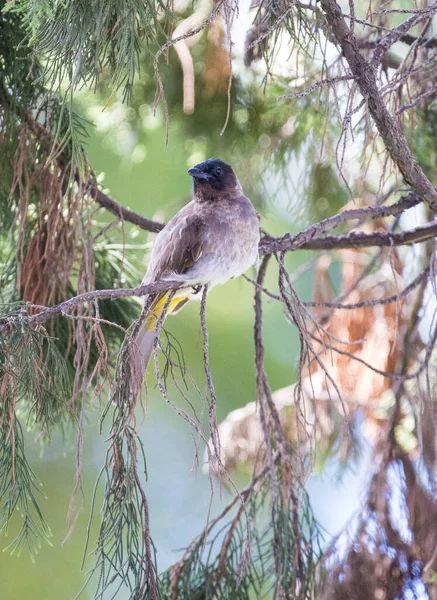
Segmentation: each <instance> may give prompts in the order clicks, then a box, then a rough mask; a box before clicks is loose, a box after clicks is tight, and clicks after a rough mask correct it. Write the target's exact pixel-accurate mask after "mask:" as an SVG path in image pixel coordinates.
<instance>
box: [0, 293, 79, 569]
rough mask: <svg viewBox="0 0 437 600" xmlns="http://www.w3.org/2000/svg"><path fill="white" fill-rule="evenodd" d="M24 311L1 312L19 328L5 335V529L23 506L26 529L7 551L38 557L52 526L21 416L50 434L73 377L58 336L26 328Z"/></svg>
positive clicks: (1, 475) (1, 372) (0, 429)
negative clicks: (25, 551)
mask: <svg viewBox="0 0 437 600" xmlns="http://www.w3.org/2000/svg"><path fill="white" fill-rule="evenodd" d="M2 308H3V307H2ZM20 309H21V310H20ZM24 314H25V309H24V307H20V306H19V305H15V306H11V305H7V306H5V307H4V310H2V311H1V316H8V317H13V322H14V327H13V328H12V329H11V330H10V331H8V332H3V333H2V335H1V337H0V399H1V403H0V532H2V533H7V532H8V529H9V524H10V522H11V520H12V517H13V515H14V513H15V511H16V509H18V511H19V512H20V513H21V518H22V523H21V527H20V530H19V532H18V533H17V535H16V537H15V538H14V540H13V541H12V542H11V543H10V544H9V545H8V546H7V548H6V549H9V550H10V551H11V552H13V553H17V554H20V553H21V551H22V550H23V549H24V548H27V549H28V551H29V553H30V555H31V557H32V558H33V557H34V555H35V554H36V552H37V550H38V547H39V544H40V540H45V541H49V537H50V529H49V527H48V526H47V524H46V523H45V521H44V518H43V516H42V513H41V510H40V508H39V506H38V502H37V497H36V491H37V490H38V488H39V484H38V481H37V479H36V477H35V475H34V473H33V472H32V469H31V467H30V465H29V463H28V461H27V458H26V454H25V448H24V438H23V432H22V426H21V424H20V421H19V418H20V419H21V420H23V421H25V422H26V424H27V426H28V427H29V428H30V429H33V430H36V431H38V432H40V433H41V432H42V433H43V434H44V435H45V436H49V434H50V431H51V429H52V427H53V426H54V425H57V424H59V423H60V422H61V421H62V420H63V419H65V416H66V414H68V400H69V398H70V396H71V381H70V377H69V375H68V370H67V367H66V364H65V361H64V359H63V358H62V356H61V355H60V353H59V350H58V348H57V347H56V345H55V343H54V340H53V339H52V338H50V337H48V336H47V335H46V334H45V333H44V331H43V330H36V329H32V328H30V327H28V326H26V324H25V323H24V321H23V319H22V317H23V315H24Z"/></svg>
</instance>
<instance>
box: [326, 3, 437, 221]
mask: <svg viewBox="0 0 437 600" xmlns="http://www.w3.org/2000/svg"><path fill="white" fill-rule="evenodd" d="M321 4H322V8H323V11H324V12H325V14H326V18H327V20H328V23H329V25H330V27H331V29H332V32H333V34H334V36H335V38H336V40H337V42H338V44H339V45H340V47H341V50H342V52H343V55H344V57H345V58H346V60H347V62H348V64H349V68H350V70H351V73H352V75H353V76H354V79H355V82H356V84H357V86H358V88H359V90H360V92H361V94H362V96H363V98H364V99H365V100H366V102H367V106H368V108H369V112H370V114H371V116H372V118H373V120H374V121H375V125H376V127H377V129H378V131H379V134H380V135H381V137H382V139H383V141H384V144H385V147H386V148H387V151H388V153H389V155H390V157H391V159H392V160H393V162H394V163H395V164H396V165H397V167H398V169H399V170H400V172H401V174H402V176H403V177H404V179H405V181H406V182H407V183H408V184H409V185H410V186H411V188H412V190H413V191H414V192H415V193H417V194H418V195H419V196H420V197H421V198H423V199H424V200H425V201H426V202H427V203H428V204H429V206H430V207H431V208H432V209H433V210H437V190H436V189H435V187H434V186H433V185H432V184H431V182H430V181H429V180H428V178H427V177H426V175H425V173H424V172H423V170H422V168H421V167H420V165H419V164H418V162H417V160H416V159H415V158H414V156H413V153H412V152H411V150H410V148H409V147H408V144H407V141H406V139H405V136H404V134H403V132H402V129H401V128H400V126H399V124H398V123H397V122H396V121H395V120H394V119H393V117H392V116H391V114H390V112H389V111H388V109H387V107H386V105H385V103H384V100H383V98H382V95H381V93H380V90H379V89H378V86H377V84H376V69H375V64H374V63H372V64H371V63H369V62H367V61H366V59H365V58H364V56H363V55H362V54H361V53H360V50H359V47H358V42H357V39H356V38H355V36H354V34H353V32H352V31H351V29H350V28H349V27H348V25H347V24H346V21H345V18H344V15H343V13H342V10H341V8H340V6H339V5H338V4H337V2H336V0H321ZM429 8H430V12H429V15H428V16H431V15H432V11H434V10H437V0H435V1H434V2H433V3H432V4H431V6H430V7H429ZM409 22H410V23H412V24H411V27H412V26H413V25H414V23H415V22H417V19H416V21H414V22H413V21H412V20H409ZM398 29H399V28H398ZM393 31H394V32H395V33H394V34H393V36H391V34H388V36H386V37H385V38H384V39H383V41H382V42H381V46H380V48H381V50H378V49H376V50H375V53H374V57H375V56H376V57H378V56H381V57H382V56H383V54H384V52H386V51H387V50H388V49H389V48H390V44H391V43H394V42H395V41H396V40H397V39H400V37H402V35H404V34H405V33H406V29H405V27H404V28H401V29H400V30H399V31H398V32H397V33H396V30H393ZM400 31H401V33H400ZM397 35H399V38H398V37H397ZM384 40H385V41H384Z"/></svg>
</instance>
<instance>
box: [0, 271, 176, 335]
mask: <svg viewBox="0 0 437 600" xmlns="http://www.w3.org/2000/svg"><path fill="white" fill-rule="evenodd" d="M179 287H181V283H180V281H157V282H156V283H150V284H148V285H140V286H138V287H136V288H118V289H115V290H95V291H92V292H85V293H84V294H79V295H78V296H74V297H73V298H70V299H69V300H65V301H64V302H61V303H60V304H57V305H56V306H51V307H48V308H44V309H43V310H42V311H41V312H39V313H38V314H36V315H28V314H24V315H19V316H17V315H13V316H9V317H3V318H1V319H0V333H1V332H5V331H10V330H11V329H12V328H13V327H14V326H15V325H17V324H19V323H22V322H23V321H25V322H26V324H28V325H38V324H41V323H45V322H46V321H49V320H50V319H53V318H54V317H58V316H59V315H62V314H66V313H69V312H70V311H71V310H73V308H75V307H76V306H78V305H79V304H84V303H85V302H91V301H92V300H96V299H97V300H104V299H108V298H110V299H114V298H128V297H130V296H146V295H147V294H159V293H160V292H166V291H168V290H176V289H178V288H179Z"/></svg>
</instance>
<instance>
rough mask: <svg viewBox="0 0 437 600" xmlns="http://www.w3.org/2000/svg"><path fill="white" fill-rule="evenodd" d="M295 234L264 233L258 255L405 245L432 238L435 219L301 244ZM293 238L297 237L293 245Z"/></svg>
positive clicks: (330, 236)
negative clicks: (413, 225) (409, 226)
mask: <svg viewBox="0 0 437 600" xmlns="http://www.w3.org/2000/svg"><path fill="white" fill-rule="evenodd" d="M299 236H300V234H297V235H295V236H292V235H291V234H289V233H288V234H287V235H285V236H283V237H282V238H272V237H269V236H268V235H265V236H264V237H263V238H262V240H261V242H260V248H259V253H260V256H263V255H264V254H272V253H274V252H287V251H292V250H297V248H299V249H300V250H343V249H344V248H389V247H391V246H409V245H411V244H416V243H418V242H424V241H425V240H429V239H432V238H434V237H436V236H437V221H432V222H431V223H427V224H426V225H424V226H423V227H416V228H415V229H407V231H401V232H399V233H390V232H379V231H375V232H373V233H361V232H357V233H356V232H351V233H348V234H346V235H326V236H323V237H319V238H314V239H311V240H309V241H308V242H305V243H300V242H299ZM295 240H297V244H296V242H295Z"/></svg>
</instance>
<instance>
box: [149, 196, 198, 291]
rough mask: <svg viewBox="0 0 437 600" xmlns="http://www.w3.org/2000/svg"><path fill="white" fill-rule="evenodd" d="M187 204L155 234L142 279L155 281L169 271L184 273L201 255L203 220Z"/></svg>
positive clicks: (170, 272)
mask: <svg viewBox="0 0 437 600" xmlns="http://www.w3.org/2000/svg"><path fill="white" fill-rule="evenodd" d="M192 205H193V203H192V202H190V203H189V204H187V205H186V206H185V207H184V208H183V209H182V210H181V211H179V213H178V214H177V215H176V216H175V217H174V218H173V219H172V220H171V221H170V222H169V223H168V224H167V225H166V226H165V227H164V229H163V230H162V231H161V232H160V233H159V234H158V235H157V237H156V241H155V245H154V247H153V250H152V253H151V255H150V261H149V268H148V269H147V274H146V277H145V279H144V283H150V282H153V281H158V280H159V279H161V278H162V277H167V276H169V275H171V274H172V273H175V274H178V275H182V274H184V273H186V272H187V271H188V270H189V269H190V268H191V267H192V266H193V265H194V264H195V263H196V262H197V261H198V260H199V258H200V257H201V256H202V254H203V251H204V248H205V245H206V236H205V235H204V233H205V222H204V220H203V219H202V217H201V216H200V215H199V214H197V213H196V212H194V211H193V206H192Z"/></svg>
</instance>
